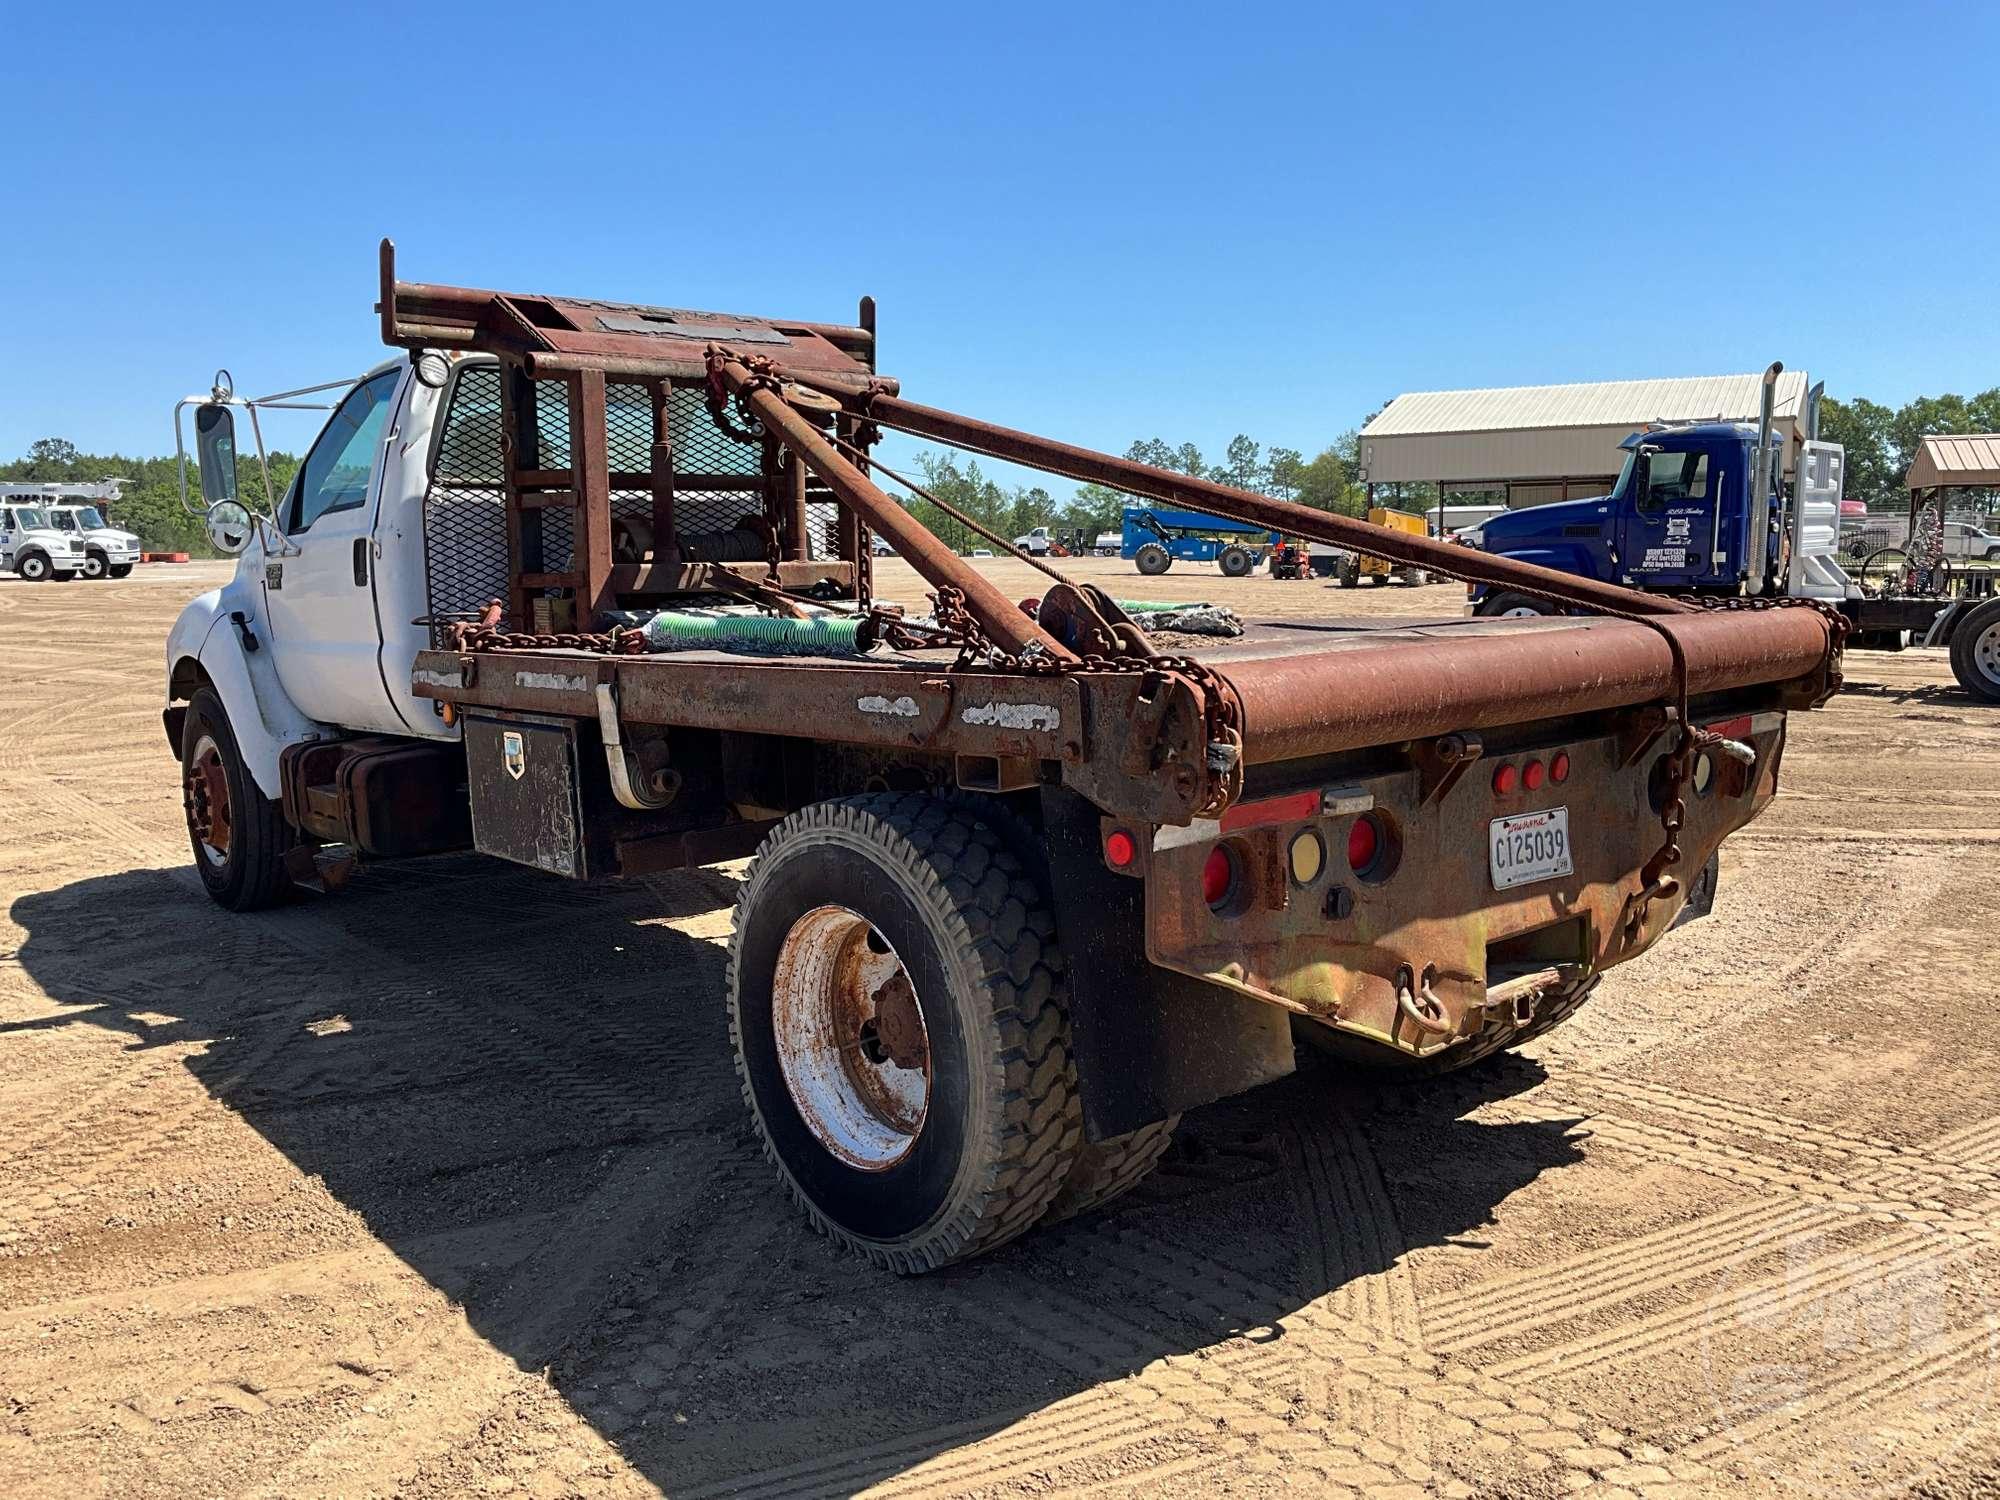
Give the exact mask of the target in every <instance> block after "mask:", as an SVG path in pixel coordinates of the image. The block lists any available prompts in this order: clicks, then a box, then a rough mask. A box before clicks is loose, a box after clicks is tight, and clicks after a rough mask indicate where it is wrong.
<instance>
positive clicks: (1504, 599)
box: [1473, 589, 1556, 619]
mask: <svg viewBox="0 0 2000 1500" xmlns="http://www.w3.org/2000/svg"><path fill="white" fill-rule="evenodd" d="M1473 613H1474V614H1476V615H1484V616H1486V617H1487V618H1489V619H1524V618H1527V617H1529V616H1531V615H1552V614H1555V613H1556V607H1555V605H1553V604H1551V603H1549V601H1548V600H1546V599H1537V598H1536V597H1535V596H1534V595H1533V594H1517V593H1515V592H1514V591H1513V590H1511V589H1503V590H1501V591H1500V592H1499V593H1497V594H1488V595H1487V596H1486V597H1485V598H1484V599H1481V600H1480V601H1479V604H1478V606H1477V607H1476V608H1475V609H1474V610H1473Z"/></svg>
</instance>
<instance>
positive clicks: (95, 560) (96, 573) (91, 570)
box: [83, 552, 111, 579]
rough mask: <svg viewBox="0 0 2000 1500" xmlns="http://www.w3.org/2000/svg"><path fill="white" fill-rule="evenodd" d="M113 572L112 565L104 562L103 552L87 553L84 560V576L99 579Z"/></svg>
mask: <svg viewBox="0 0 2000 1500" xmlns="http://www.w3.org/2000/svg"><path fill="white" fill-rule="evenodd" d="M110 571H111V565H110V564H109V563H107V562H106V561H105V560H104V554H103V553H102V552H87V553H85V554H84V558H83V576H84V577H85V578H90V579H97V578H102V577H104V576H105V575H106V574H107V573H109V572H110Z"/></svg>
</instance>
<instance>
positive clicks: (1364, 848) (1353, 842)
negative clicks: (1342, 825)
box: [1347, 818, 1382, 875]
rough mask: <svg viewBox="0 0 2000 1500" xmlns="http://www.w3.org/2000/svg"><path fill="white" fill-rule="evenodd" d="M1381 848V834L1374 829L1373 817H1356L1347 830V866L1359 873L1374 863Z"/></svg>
mask: <svg viewBox="0 0 2000 1500" xmlns="http://www.w3.org/2000/svg"><path fill="white" fill-rule="evenodd" d="M1381 850H1382V836H1381V835H1380V834H1379V833H1377V832H1376V831H1375V820H1374V819H1373V818H1356V819H1355V820H1354V826H1353V827H1352V828H1349V829H1348V830H1347V868H1348V869H1350V870H1352V871H1353V872H1354V873H1355V874H1357V875H1359V874H1361V873H1362V872H1364V871H1365V870H1367V868H1368V867H1369V866H1370V865H1372V864H1374V863H1375V856H1376V855H1377V854H1379V853H1380V852H1381Z"/></svg>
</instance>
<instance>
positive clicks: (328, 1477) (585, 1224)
mask: <svg viewBox="0 0 2000 1500" xmlns="http://www.w3.org/2000/svg"><path fill="white" fill-rule="evenodd" d="M690 1154H691V1153H690V1147H689V1146H688V1145H687V1144H685V1143H683V1144H680V1145H677V1146H676V1147H675V1148H674V1149H673V1151H672V1152H670V1153H669V1152H663V1151H661V1150H659V1149H658V1148H648V1149H642V1150H635V1151H630V1152H627V1153H626V1154H625V1155H624V1157H623V1158H622V1159H621V1160H620V1161H619V1162H618V1163H617V1164H616V1165H615V1166H614V1167H613V1168H612V1169H611V1170H610V1171H609V1172H608V1173H606V1174H605V1176H604V1178H603V1180H602V1181H601V1182H600V1183H599V1184H598V1186H597V1187H596V1188H595V1189H594V1190H593V1191H592V1192H591V1193H590V1195H589V1196H588V1197H587V1198H586V1199H585V1200H584V1201H583V1203H582V1204H581V1205H579V1206H578V1207H577V1208H576V1209H575V1211H573V1212H572V1213H571V1214H570V1215H569V1216H568V1220H567V1222H566V1223H565V1224H564V1225H563V1226H562V1228H561V1229H559V1230H557V1231H556V1232H554V1233H552V1234H550V1235H549V1236H548V1237H547V1239H546V1240H545V1241H544V1242H543V1244H542V1246H541V1247H540V1248H539V1249H538V1250H537V1251H536V1252H535V1253H534V1254H532V1255H531V1256H529V1257H528V1259H527V1260H526V1261H524V1262H523V1263H522V1264H520V1265H519V1266H518V1267H516V1268H514V1269H513V1270H511V1271H509V1272H508V1273H507V1278H506V1285H505V1286H504V1288H502V1289H500V1291H499V1292H498V1294H497V1295H496V1296H495V1297H493V1298H492V1299H491V1300H486V1299H480V1300H479V1302H478V1306H477V1310H476V1312H475V1314H474V1317H475V1318H476V1320H477V1323H478V1325H479V1328H489V1329H495V1330H498V1332H496V1333H495V1334H493V1335H488V1334H486V1333H482V1332H480V1331H479V1328H475V1326H474V1325H473V1324H472V1323H470V1322H466V1321H463V1320H456V1319H455V1320H453V1322H452V1323H451V1324H449V1325H447V1326H446V1327H445V1328H443V1329H442V1330H431V1331H429V1332H427V1333H426V1334H424V1335H423V1336H421V1342H420V1346H419V1347H418V1348H417V1349H415V1350H409V1351H403V1352H402V1357H401V1358H399V1359H398V1360H397V1361H396V1362H397V1363H398V1365H400V1366H406V1368H405V1369H404V1370H403V1373H401V1374H399V1375H398V1376H397V1377H396V1378H395V1379H394V1380H392V1381H390V1382H388V1383H387V1384H385V1385H383V1386H382V1387H380V1388H378V1389H377V1391H376V1392H375V1394H374V1398H373V1399H372V1400H371V1401H370V1402H369V1403H368V1406H369V1408H370V1409H367V1410H363V1411H360V1412H357V1413H355V1414H353V1415H352V1416H350V1417H348V1418H347V1420H345V1421H343V1422H342V1423H341V1424H340V1425H339V1426H337V1427H335V1428H334V1429H333V1430H332V1431H330V1432H326V1433H322V1434H321V1435H320V1436H319V1437H317V1438H315V1439H314V1440H313V1441H312V1443H311V1444H310V1445H308V1447H307V1448H306V1449H305V1451H304V1452H302V1453H300V1454H298V1455H297V1456H296V1457H294V1458H293V1459H292V1460H291V1461H289V1462H288V1463H286V1464H284V1465H283V1466H281V1467H280V1468H279V1469H278V1470H277V1471H276V1472H275V1473H273V1474H272V1475H271V1476H270V1477H269V1478H268V1479H266V1480H265V1481H263V1482H261V1483H259V1484H257V1485H254V1486H252V1487H251V1488H249V1489H247V1490H244V1491H241V1492H240V1493H241V1494H243V1495H244V1496H246V1497H252V1500H290V1497H292V1496H295V1495H308V1494H311V1495H318V1494H399V1493H402V1492H403V1491H404V1489H405V1485H404V1483H403V1481H404V1480H405V1478H406V1477H407V1476H409V1475H410V1474H412V1473H413V1472H414V1471H416V1470H418V1469H420V1468H421V1467H423V1466H424V1465H425V1464H426V1463H429V1462H431V1461H434V1460H435V1459H436V1458H437V1457H439V1456H440V1455H442V1454H444V1453H446V1452H448V1451H450V1450H451V1449H453V1448H455V1447H458V1446H460V1445H462V1444H463V1443H465V1442H466V1441H467V1439H468V1438H470V1437H471V1436H472V1435H473V1434H474V1433H475V1432H476V1431H477V1429H478V1427H479V1424H480V1423H481V1421H482V1420H483V1419H484V1418H485V1417H486V1416H487V1414H488V1413H489V1412H491V1411H492V1410H493V1409H494V1408H496V1407H497V1406H499V1405H500V1403H501V1402H502V1401H503V1400H504V1399H505V1397H506V1395H507V1393H508V1391H509V1390H510V1389H512V1388H513V1387H515V1386H517V1385H518V1384H519V1383H520V1382H522V1381H523V1380H525V1379H532V1378H533V1377H532V1376H530V1375H528V1374H527V1373H526V1372H528V1371H533V1370H538V1369H543V1368H545V1367H547V1366H548V1365H550V1364H551V1363H553V1362H554V1361H555V1360H556V1359H558V1358H559V1357H560V1356H561V1354H562V1353H563V1351H564V1350H565V1349H567V1348H568V1347H570V1346H571V1345H573V1344H574V1343H575V1342H576V1341H577V1340H578V1339H580V1338H582V1337H583V1336H584V1335H585V1333H586V1332H587V1331H588V1329H589V1328H590V1327H591V1326H592V1324H593V1322H594V1319H595V1316H596V1311H597V1309H598V1307H600V1306H601V1305H602V1304H603V1303H604V1302H605V1300H606V1299H607V1298H608V1297H609V1296H610V1295H611V1293H612V1292H613V1291H614V1290H615V1288H616V1286H617V1285H618V1284H619V1283H621V1282H623V1281H625V1280H628V1279H630V1277H631V1276H632V1274H633V1271H632V1268H633V1267H634V1266H636V1265H639V1264H643V1263H645V1261H646V1260H647V1258H648V1257H647V1256H646V1254H645V1248H646V1247H647V1246H649V1245H652V1244H656V1243H658V1242H660V1240H661V1239H662V1238H663V1231H665V1230H666V1229H667V1227H668V1224H669V1221H671V1220H673V1219H675V1218H676V1217H677V1216H678V1217H680V1218H682V1219H684V1220H686V1219H692V1218H693V1217H695V1216H697V1215H702V1216H704V1222H706V1218H705V1215H706V1213H707V1211H708V1208H709V1206H710V1205H713V1204H714V1203H715V1201H716V1199H715V1195H714V1192H713V1188H714V1187H715V1185H716V1184H717V1182H718V1181H720V1182H721V1183H722V1184H723V1185H724V1186H725V1188H726V1187H727V1186H728V1185H729V1184H731V1183H734V1184H738V1185H740V1184H741V1183H742V1182H743V1180H744V1178H745V1176H746V1174H747V1173H748V1171H749V1168H750V1165H751V1162H752V1159H753V1156H754V1153H753V1152H752V1151H751V1150H750V1148H749V1146H748V1144H747V1143H743V1142H739V1143H738V1144H737V1145H735V1146H734V1147H732V1148H726V1149H716V1150H712V1151H711V1152H709V1153H708V1154H707V1159H706V1160H705V1161H701V1162H695V1161H693V1160H691V1159H690ZM655 1173H659V1174H661V1175H662V1176H665V1175H668V1174H669V1173H672V1174H674V1175H677V1176H678V1177H679V1178H680V1181H679V1182H678V1183H677V1184H676V1189H675V1191H674V1192H672V1193H664V1192H661V1191H659V1190H658V1189H657V1185H656V1184H651V1183H648V1181H647V1178H648V1177H650V1176H652V1175H654V1174H655ZM697 1177H698V1179H699V1180H698V1181H695V1180H690V1179H692V1178H697ZM697 1204H698V1205H700V1206H699V1207H697V1206H696V1205H697ZM721 1222H722V1223H723V1224H724V1225H725V1226H726V1232H725V1234H724V1235H723V1237H722V1240H721V1241H720V1242H717V1254H718V1256H719V1257H720V1264H719V1266H718V1267H717V1269H716V1270H715V1271H714V1272H712V1273H711V1274H710V1275H709V1276H707V1277H706V1278H703V1279H702V1280H700V1281H698V1282H696V1283H695V1284H694V1286H693V1287H692V1288H691V1295H690V1297H689V1299H688V1300H687V1302H686V1303H685V1309H686V1313H687V1315H688V1316H687V1317H686V1319H685V1322H684V1325H683V1326H684V1328H685V1330H686V1331H685V1333H684V1335H683V1337H684V1339H686V1340H692V1339H694V1338H697V1337H699V1335H700V1333H701V1332H702V1330H703V1328H704V1326H705V1320H707V1319H712V1318H713V1317H714V1316H715V1314H716V1313H717V1312H719V1311H720V1310H721V1308H722V1307H723V1306H724V1304H725V1303H726V1302H727V1301H728V1298H729V1296H730V1294H731V1293H732V1292H733V1291H734V1289H735V1287H736V1285H737V1283H738V1282H739V1281H740V1280H741V1278H742V1277H743V1276H744V1275H746V1274H748V1270H749V1267H750V1266H751V1264H752V1263H753V1262H754V1260H755V1252H756V1250H757V1248H758V1246H759V1244H760V1243H761V1242H762V1240H763V1238H765V1237H766V1236H767V1235H768V1234H769V1232H770V1230H769V1227H768V1221H767V1220H764V1219H762V1218H761V1217H760V1216H758V1215H755V1214H728V1213H725V1214H724V1215H723V1216H722V1220H721ZM683 1227H684V1228H685V1227H686V1226H685V1224H684V1225H683ZM496 1337H499V1338H504V1348H501V1347H498V1346H496V1344H495V1342H494V1338H496Z"/></svg>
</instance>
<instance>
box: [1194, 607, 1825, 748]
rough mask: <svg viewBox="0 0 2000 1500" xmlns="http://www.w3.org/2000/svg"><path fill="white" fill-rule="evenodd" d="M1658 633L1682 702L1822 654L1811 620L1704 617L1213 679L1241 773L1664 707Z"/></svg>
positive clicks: (1320, 661)
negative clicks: (1677, 660) (1237, 723)
mask: <svg viewBox="0 0 2000 1500" xmlns="http://www.w3.org/2000/svg"><path fill="white" fill-rule="evenodd" d="M1661 629H1666V630H1671V631H1672V632H1673V633H1674V635H1675V637H1676V638H1677V639H1678V640H1679V641H1680V644H1681V650H1682V651H1683V652H1684V653H1685V655H1686V657H1687V670H1688V692H1689V693H1690V694H1691V695H1700V694H1702V693H1715V692H1725V691H1728V690H1730V689H1732V688H1742V687H1749V686H1752V685H1754V684H1758V683H1767V682H1781V681H1786V680H1789V679H1794V678H1800V677H1805V676H1807V675H1809V674H1811V673H1813V672H1816V671H1817V670H1818V669H1819V668H1820V666H1821V664H1822V663H1824V662H1825V660H1826V654H1827V647H1828V635H1827V625H1826V621H1825V620H1824V619H1823V618H1821V616H1820V615H1819V613H1818V612H1817V611H1816V610H1810V609H1772V610H1759V611H1756V612H1754V613H1749V612H1739V611H1720V610H1717V611H1706V610H1705V611H1702V612H1700V613H1694V614H1689V615H1687V616H1686V617H1685V618H1680V619H1673V620H1661V621H1659V622H1658V625H1657V626H1655V625H1642V624H1639V623H1637V622H1635V621H1630V620H1607V619H1602V618H1596V619H1591V618H1581V619H1574V620H1564V621H1562V622H1560V623H1555V622H1550V623H1548V624H1545V625H1544V624H1539V623H1538V624H1534V625H1528V624H1526V623H1522V622H1515V621H1508V622H1507V625H1506V628H1497V627H1496V628H1488V627H1486V626H1484V625H1481V626H1477V627H1470V628H1468V627H1462V626H1445V627H1441V628H1439V629H1437V630H1436V631H1435V632H1434V633H1422V634H1419V635H1417V636H1415V637H1414V638H1406V639H1402V640H1384V639H1382V638H1380V637H1379V636H1378V637H1376V638H1374V639H1368V640H1360V641H1357V642H1356V643H1355V644H1354V645H1353V646H1352V647H1351V648H1347V649H1338V648H1336V649H1332V650H1326V651H1319V652H1312V653H1295V654H1284V655H1276V656H1270V657H1262V658H1252V659H1249V660H1238V661H1232V660H1229V659H1227V658H1222V659H1218V660H1216V661H1215V662H1214V663H1213V665H1214V666H1215V668H1216V670H1217V671H1218V672H1219V673H1220V674H1221V675H1222V676H1223V677H1224V678H1225V679H1226V680H1227V681H1228V682H1229V684H1230V686H1231V687H1233V688H1234V689H1235V690H1236V694H1237V697H1238V699H1239V700H1240V701H1241V703H1242V705H1243V756H1244V759H1245V760H1246V761H1247V762H1248V763H1250V764H1252V765H1261V764H1263V763H1265V762H1268V761H1278V760H1295V759H1297V758H1299V757H1301V756H1307V755H1326V754H1330V753H1332V752H1334V751H1339V750H1358V749H1363V748H1366V747H1369V746H1373V745H1385V744H1395V743H1397V742H1399V741H1402V740H1413V739H1422V738H1425V737H1427V736H1430V735H1439V734H1449V733H1451V732H1452V731H1453V730H1461V729H1495V728H1499V727H1500V726H1502V725H1507V724H1522V723H1529V722H1532V721H1533V720H1536V719H1546V718H1560V717H1563V716H1566V715H1571V714H1583V713H1596V712H1599V711H1602V710H1604V709H1612V708H1624V707H1629V706H1631V705H1634V704H1642V703H1657V702H1659V701H1660V700H1661V699H1663V698H1666V699H1671V698H1672V696H1673V684H1674V669H1673V656H1672V653H1671V652H1670V651H1669V650H1668V648H1667V643H1666V641H1665V640H1664V639H1663V638H1662V637H1661V635H1660V630H1661Z"/></svg>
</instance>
